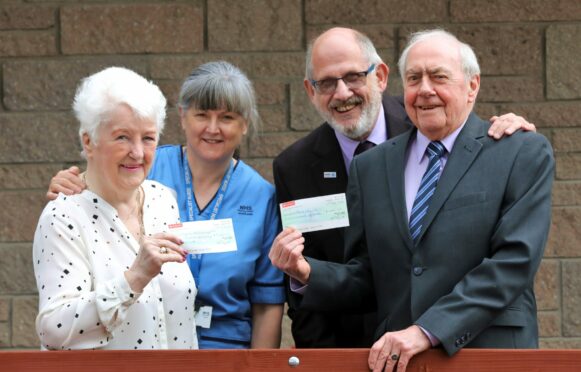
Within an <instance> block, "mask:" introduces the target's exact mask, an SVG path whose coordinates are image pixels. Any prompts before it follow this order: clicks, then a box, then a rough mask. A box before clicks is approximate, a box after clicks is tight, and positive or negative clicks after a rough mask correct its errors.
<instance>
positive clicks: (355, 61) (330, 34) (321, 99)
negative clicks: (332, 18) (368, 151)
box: [304, 28, 389, 140]
mask: <svg viewBox="0 0 581 372" xmlns="http://www.w3.org/2000/svg"><path fill="white" fill-rule="evenodd" d="M311 64H312V75H313V76H312V79H313V80H317V81H318V80H323V79H327V78H339V77H342V76H345V75H346V74H349V73H353V72H361V71H366V70H367V69H368V68H369V66H370V62H369V61H367V60H366V59H365V58H364V56H363V54H362V51H361V48H360V47H359V45H358V43H357V41H356V39H355V36H354V34H353V31H352V30H348V29H341V28H336V29H332V30H329V31H327V32H325V33H324V34H322V35H321V36H319V38H318V39H317V40H316V41H315V43H314V45H313V53H312V60H311ZM388 73H389V69H388V67H387V65H385V64H384V63H378V64H377V66H376V67H375V70H374V71H373V72H371V73H369V75H368V76H367V80H366V83H365V84H364V85H363V86H361V87H359V88H355V89H352V88H349V87H347V86H346V85H345V82H344V81H343V80H338V81H337V88H336V89H335V91H334V92H330V93H327V94H323V93H319V92H317V91H316V90H315V89H314V87H313V86H312V84H311V82H310V81H309V80H308V79H305V81H304V86H305V89H306V91H307V94H308V96H309V98H310V100H311V102H312V103H313V105H314V106H315V108H316V109H317V111H318V112H319V114H320V115H321V116H322V117H323V119H325V120H326V121H327V122H328V123H329V124H330V125H331V126H332V127H333V128H334V129H336V130H338V131H339V132H341V133H343V134H344V135H346V136H347V137H349V138H352V139H357V140H358V139H361V138H365V137H367V135H369V133H370V132H371V130H372V129H373V126H374V125H375V122H376V121H377V116H378V115H379V110H380V105H381V94H382V92H383V91H384V90H385V88H386V86H387V76H388Z"/></svg>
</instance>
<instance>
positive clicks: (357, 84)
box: [311, 64, 375, 94]
mask: <svg viewBox="0 0 581 372" xmlns="http://www.w3.org/2000/svg"><path fill="white" fill-rule="evenodd" d="M374 69H375V64H372V65H371V66H369V68H368V69H367V71H361V72H350V73H348V74H346V75H343V76H341V77H339V78H328V79H323V80H311V85H312V86H313V88H315V90H316V91H317V92H318V93H320V94H330V93H333V92H334V91H335V89H337V82H338V81H339V80H343V82H344V83H345V85H347V87H348V88H350V89H357V88H361V87H362V86H363V85H365V82H366V80H367V75H369V73H370V72H372V71H373V70H374Z"/></svg>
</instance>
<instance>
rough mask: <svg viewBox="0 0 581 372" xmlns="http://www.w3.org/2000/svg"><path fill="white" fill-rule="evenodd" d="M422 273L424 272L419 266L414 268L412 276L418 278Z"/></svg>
mask: <svg viewBox="0 0 581 372" xmlns="http://www.w3.org/2000/svg"><path fill="white" fill-rule="evenodd" d="M423 272H424V269H423V268H421V267H419V266H416V267H414V275H415V276H420V275H422V273H423Z"/></svg>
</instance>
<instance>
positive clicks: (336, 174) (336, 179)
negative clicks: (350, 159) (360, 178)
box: [310, 124, 347, 195]
mask: <svg viewBox="0 0 581 372" xmlns="http://www.w3.org/2000/svg"><path fill="white" fill-rule="evenodd" d="M313 154H314V159H313V162H312V163H311V169H310V172H311V177H313V179H314V180H315V183H316V185H317V187H318V189H319V192H320V195H329V194H339V193H344V192H345V190H346V189H347V171H346V170H345V162H344V161H343V154H342V153H341V148H340V147H339V142H338V141H337V138H336V137H335V132H334V131H333V129H332V128H331V127H330V126H329V125H328V124H325V128H324V129H323V131H322V132H321V135H320V136H319V138H318V139H317V141H316V144H315V148H314V149H313Z"/></svg>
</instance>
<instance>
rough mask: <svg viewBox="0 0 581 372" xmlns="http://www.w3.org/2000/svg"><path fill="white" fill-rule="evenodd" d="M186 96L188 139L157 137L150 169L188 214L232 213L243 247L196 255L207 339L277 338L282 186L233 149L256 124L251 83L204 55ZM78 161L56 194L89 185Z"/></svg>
mask: <svg viewBox="0 0 581 372" xmlns="http://www.w3.org/2000/svg"><path fill="white" fill-rule="evenodd" d="M178 105H179V107H178V109H179V114H180V122H181V127H182V129H183V131H184V133H185V135H186V142H187V144H186V146H180V145H166V146H161V147H159V148H158V149H157V152H156V157H155V161H154V164H153V166H152V168H151V171H150V173H149V176H148V178H149V179H152V180H155V181H158V182H160V183H162V184H164V185H165V186H167V187H169V188H171V189H173V190H174V191H175V193H176V198H177V202H178V206H179V210H180V211H179V212H180V218H181V220H182V221H201V220H210V219H222V218H231V219H232V221H233V225H234V233H235V235H236V243H237V247H238V249H237V250H236V251H234V252H225V253H212V254H203V255H189V256H188V263H189V265H190V269H191V271H192V274H193V276H194V279H195V282H196V285H197V287H198V294H197V297H196V299H197V301H196V302H197V303H196V309H197V311H198V316H197V317H196V321H197V325H198V327H197V331H198V337H199V347H200V349H234V348H278V347H279V346H280V336H281V321H282V314H283V303H284V288H283V275H282V273H281V272H280V271H278V270H277V269H275V268H274V267H273V266H272V265H271V263H270V260H269V259H268V251H269V249H270V246H271V244H272V241H273V240H274V238H275V236H276V234H277V232H278V225H279V224H278V216H277V209H276V208H277V206H276V198H275V194H274V187H273V186H272V185H271V184H270V183H268V182H267V181H266V180H264V179H263V178H262V177H261V176H260V175H259V174H258V173H257V172H256V171H255V170H254V169H252V168H251V167H250V166H248V165H247V164H246V163H244V162H243V161H242V160H240V159H237V156H235V153H236V151H237V149H238V147H239V146H240V144H241V142H242V140H243V139H244V137H245V136H246V135H247V134H248V133H249V132H251V131H255V130H256V126H257V124H258V113H257V109H256V100H255V95H254V90H253V88H252V84H251V82H250V81H249V80H248V78H247V77H246V76H245V75H244V74H243V73H242V72H241V71H240V70H239V69H238V68H236V67H235V66H233V65H231V64H229V63H227V62H223V61H219V62H210V63H206V64H204V65H201V66H199V67H198V68H196V69H194V71H193V72H192V73H191V74H190V75H189V76H188V77H187V78H186V79H185V81H184V82H183V84H182V87H181V91H180V96H179V103H178ZM75 171H76V170H73V171H72V172H71V170H70V169H69V170H66V171H61V172H59V174H58V175H57V176H56V177H55V178H54V179H53V181H52V183H51V187H50V191H49V196H51V194H55V195H56V192H64V193H68V194H70V193H72V192H74V191H76V189H78V188H79V186H80V187H84V185H79V184H78V182H79V181H78V177H76V175H75V173H76V172H75ZM210 314H211V316H210ZM202 315H206V317H204V316H202Z"/></svg>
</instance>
